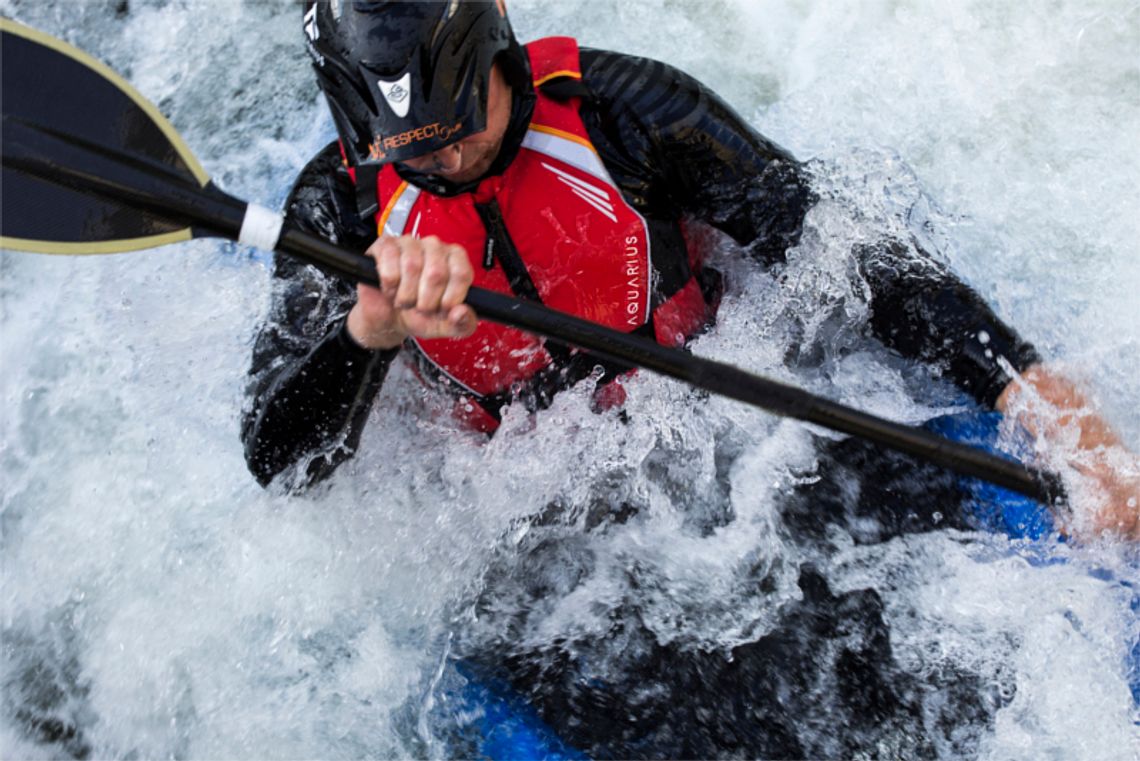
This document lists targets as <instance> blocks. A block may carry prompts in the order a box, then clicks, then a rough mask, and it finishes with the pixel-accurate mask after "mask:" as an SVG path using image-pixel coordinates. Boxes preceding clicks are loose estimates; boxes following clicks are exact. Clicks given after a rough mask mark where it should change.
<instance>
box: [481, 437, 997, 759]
mask: <svg viewBox="0 0 1140 761" xmlns="http://www.w3.org/2000/svg"><path fill="white" fill-rule="evenodd" d="M817 448H818V450H819V452H820V457H819V460H818V463H817V465H816V468H815V469H813V471H812V472H810V473H800V474H796V475H797V479H796V481H797V483H798V484H799V485H798V486H796V487H795V489H794V491H793V493H792V494H790V495H789V496H788V497H787V498H786V499H784V500H783V503H782V505H781V518H782V521H781V531H782V532H783V534H784V535H785V537H786V539H787V541H788V542H789V544H790V545H792V546H796V547H799V548H800V549H802V550H805V551H806V552H805V555H807V556H811V557H815V558H820V559H821V561H820V562H821V563H823V562H825V561H823V560H822V559H823V558H827V557H828V556H830V555H831V554H833V553H834V551H835V550H836V549H837V548H836V547H833V546H831V544H830V542H831V541H832V539H833V538H834V537H835V536H837V535H843V536H851V537H854V538H855V540H856V542H857V543H861V544H875V543H880V542H885V541H889V540H891V539H895V538H897V537H900V536H902V535H904V534H912V533H921V532H925V531H930V530H935V529H940V528H959V529H969V528H971V527H972V522H971V520H970V518H969V515H968V514H967V513H966V512H964V511H963V505H964V499H965V492H964V491H963V490H962V488H961V486H960V485H959V484H960V481H959V479H958V477H956V476H954V475H952V474H948V473H946V472H945V471H943V470H941V469H939V468H937V467H935V466H932V465H927V464H924V463H922V462H919V461H916V460H914V459H912V458H910V457H907V456H905V455H899V454H895V453H891V452H884V451H882V450H881V449H878V448H876V447H874V446H872V445H868V444H864V443H862V442H859V441H857V440H851V439H848V440H844V441H838V442H836V441H824V440H820V441H818V442H817ZM814 476H819V477H818V478H816V477H814ZM592 509H593V510H595V511H597V506H594V507H593V508H592ZM554 512H556V513H557V512H558V511H557V510H555V511H554ZM639 519H640V518H639V510H638V509H637V508H636V507H635V506H631V505H628V504H624V505H621V506H620V508H619V509H616V510H614V511H612V512H611V513H610V514H609V515H608V516H607V517H606V519H605V520H600V521H599V520H590V519H589V516H585V519H584V520H581V516H578V517H575V514H574V511H572V510H570V511H563V514H562V520H564V521H565V520H569V521H570V522H572V523H574V524H578V523H579V522H584V524H585V526H586V527H587V532H588V533H597V532H599V531H621V530H623V529H624V528H625V527H624V526H623V525H620V524H624V523H625V522H627V521H630V520H633V521H636V520H639ZM558 520H559V518H558V515H553V516H551V515H547V514H543V515H542V516H539V517H538V519H536V521H535V522H534V523H533V524H532V526H531V527H530V528H531V530H530V531H529V532H528V534H527V535H526V537H525V538H524V540H523V541H521V542H519V543H518V544H517V545H516V546H514V547H513V548H512V550H511V551H510V552H509V553H506V554H505V555H504V556H503V558H502V559H501V560H500V561H499V562H497V563H494V564H492V566H491V568H490V569H489V571H488V574H487V575H486V577H485V579H484V587H483V593H482V596H481V598H480V600H479V601H478V602H477V604H476V616H477V618H478V620H479V621H480V624H481V626H482V627H483V628H484V629H485V630H486V631H492V632H495V633H496V640H495V642H494V643H491V644H490V645H489V646H488V644H487V643H485V642H480V643H478V645H477V646H476V649H474V650H473V652H472V653H471V654H470V656H469V657H470V658H471V662H472V663H475V664H477V665H478V667H479V668H480V669H481V670H482V672H481V673H482V674H486V675H491V676H495V677H497V678H500V679H505V680H507V681H509V682H510V684H511V685H512V686H513V687H514V689H515V690H517V691H518V693H519V694H521V695H523V696H525V697H526V699H527V700H528V701H529V703H530V704H531V705H533V706H534V707H535V708H536V709H537V710H538V711H539V713H540V715H541V716H542V717H543V719H544V720H545V721H546V722H547V723H548V724H549V725H550V726H551V727H553V728H554V729H555V731H556V732H557V734H558V735H559V737H560V738H562V739H563V740H564V741H566V742H568V743H570V744H571V745H573V746H574V747H576V748H578V749H580V750H582V751H584V752H585V753H587V754H588V755H589V756H590V757H592V758H778V759H784V758H788V759H800V758H936V757H938V756H939V753H940V752H946V751H949V752H950V753H951V754H952V755H953V757H970V756H972V755H973V754H975V753H977V751H978V750H979V743H980V742H982V741H983V739H984V738H985V737H986V736H987V735H988V733H989V732H991V731H992V728H993V722H994V717H995V715H996V712H997V711H998V709H1000V708H1001V707H1002V706H1003V705H1005V704H1007V703H1008V701H1009V700H1010V699H1012V695H1013V693H1012V689H1013V688H1012V686H1010V685H998V684H995V683H993V680H992V675H986V676H984V675H980V674H977V673H973V672H971V671H969V670H968V669H966V668H965V667H958V666H955V665H953V664H951V663H948V662H940V663H939V664H938V667H937V668H936V669H933V670H931V671H930V672H929V673H925V674H915V673H911V672H909V671H908V669H907V668H906V667H904V666H903V665H902V664H901V663H900V662H899V659H898V657H897V656H896V654H895V652H894V648H893V647H892V643H891V635H890V628H889V626H888V623H887V621H886V616H885V609H884V601H883V598H882V596H881V595H880V594H879V592H878V591H876V590H874V589H854V590H850V591H846V592H836V591H834V590H832V588H831V586H830V585H829V583H828V581H827V579H826V577H825V575H824V573H823V572H822V570H820V569H817V568H816V567H815V566H814V565H812V564H811V563H807V564H805V565H803V566H802V567H800V569H799V588H800V592H801V595H802V599H799V600H793V601H790V602H787V603H785V604H784V605H783V606H781V607H780V609H779V610H778V611H777V612H776V618H775V623H774V624H773V625H771V626H770V628H769V629H768V630H766V631H765V633H763V634H762V635H761V636H757V637H756V638H755V639H754V640H752V641H748V642H744V643H742V644H738V645H735V646H732V647H725V646H717V645H716V643H701V642H694V641H692V640H689V639H686V638H685V637H683V636H678V637H676V638H674V639H671V640H670V639H669V638H668V637H665V638H664V640H663V638H662V636H661V635H662V634H663V633H664V634H666V635H669V634H673V633H672V632H668V631H666V632H660V631H654V630H651V628H650V627H649V626H648V625H647V624H646V623H645V616H644V615H643V611H642V609H641V607H640V606H641V604H642V603H641V600H642V599H643V598H644V597H647V596H648V597H652V595H653V593H654V592H655V591H656V592H660V591H661V590H654V589H651V588H649V585H650V584H652V583H653V582H652V581H651V580H650V579H651V578H652V577H651V576H646V575H644V574H639V573H638V572H637V569H635V568H631V569H630V580H629V585H630V594H627V595H624V596H622V597H621V600H622V602H621V603H620V605H619V606H617V607H615V608H614V609H612V610H610V611H608V612H607V616H606V620H607V621H608V622H609V624H608V628H606V629H604V631H602V632H601V633H593V634H591V635H576V636H567V637H562V638H558V639H554V640H553V641H550V642H548V643H545V644H543V645H542V646H541V647H533V648H525V647H520V646H519V645H518V644H517V643H518V642H520V641H527V640H528V639H531V638H528V637H526V636H525V632H527V631H529V630H533V629H535V628H539V629H541V628H543V624H542V621H541V617H542V616H543V615H546V613H545V612H544V610H545V609H546V608H547V604H546V602H545V601H547V600H561V599H565V598H566V597H567V596H568V595H571V594H573V593H575V591H576V590H579V589H580V588H581V587H583V586H584V585H586V584H587V583H589V582H590V581H591V577H592V575H593V573H594V572H595V566H596V561H595V558H594V554H593V553H594V550H593V549H592V545H591V542H590V539H589V536H588V535H587V536H582V535H581V533H580V532H575V533H566V534H564V535H560V534H559V532H558V530H557V528H556V527H557V524H558ZM731 520H732V519H731V517H729V518H728V521H731ZM552 526H553V527H555V528H553V529H551V528H550V527H552ZM773 568H776V569H777V570H778V568H779V566H772V565H768V564H763V563H761V564H757V566H756V569H757V570H754V571H748V570H742V576H741V578H740V580H739V584H740V586H741V587H742V588H745V589H749V590H751V591H750V592H748V593H747V594H754V595H756V596H757V597H767V596H769V595H770V594H771V592H772V591H773V581H772V580H771V579H770V578H769V576H768V574H769V573H771V572H772V569H773ZM761 569H763V570H761ZM611 594H612V593H611ZM602 604H604V603H602ZM693 615H694V616H696V615H698V613H696V612H694V613H693ZM658 627H660V623H658ZM676 634H681V632H676Z"/></svg>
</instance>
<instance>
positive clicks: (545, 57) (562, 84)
mask: <svg viewBox="0 0 1140 761" xmlns="http://www.w3.org/2000/svg"><path fill="white" fill-rule="evenodd" d="M526 50H527V53H528V55H529V56H530V68H531V74H532V76H533V77H534V86H535V89H537V90H541V91H542V94H543V95H546V96H547V97H550V98H553V99H555V100H570V99H571V98H584V97H588V96H589V94H590V90H589V88H587V87H586V85H585V83H584V82H582V67H581V64H580V63H579V59H578V41H577V40H575V39H574V38H573V37H545V38H543V39H541V40H535V41H534V42H532V43H530V44H528V45H527V46H526Z"/></svg>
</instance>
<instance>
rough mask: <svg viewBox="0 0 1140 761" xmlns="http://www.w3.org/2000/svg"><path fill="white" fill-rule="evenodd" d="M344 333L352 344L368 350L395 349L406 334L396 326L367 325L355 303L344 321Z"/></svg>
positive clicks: (358, 306)
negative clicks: (378, 328) (378, 326)
mask: <svg viewBox="0 0 1140 761" xmlns="http://www.w3.org/2000/svg"><path fill="white" fill-rule="evenodd" d="M344 328H345V333H346V334H347V335H348V338H349V339H351V340H352V342H353V343H354V344H356V345H357V346H359V347H360V348H361V349H366V350H368V351H383V350H388V349H395V348H397V347H399V346H400V344H402V343H403V342H404V339H405V338H407V337H408V336H407V334H406V333H404V331H402V330H399V329H398V328H387V329H380V330H377V329H375V328H374V327H371V326H369V325H368V323H367V321H366V320H365V319H364V317H363V316H362V314H361V311H360V305H359V304H357V305H356V306H354V307H353V308H352V311H350V312H349V313H348V317H347V318H345V321H344Z"/></svg>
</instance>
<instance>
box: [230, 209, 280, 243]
mask: <svg viewBox="0 0 1140 761" xmlns="http://www.w3.org/2000/svg"><path fill="white" fill-rule="evenodd" d="M284 223H285V217H284V216H283V215H281V214H278V213H277V212H275V211H270V210H269V209H267V208H265V207H264V206H258V205H257V204H255V203H251V204H248V205H247V206H246V207H245V218H244V219H242V221H241V232H240V233H238V243H244V244H245V245H247V246H253V247H254V248H260V249H264V250H266V251H272V250H273V249H275V248H277V240H278V238H280V237H281V225H283V224H284Z"/></svg>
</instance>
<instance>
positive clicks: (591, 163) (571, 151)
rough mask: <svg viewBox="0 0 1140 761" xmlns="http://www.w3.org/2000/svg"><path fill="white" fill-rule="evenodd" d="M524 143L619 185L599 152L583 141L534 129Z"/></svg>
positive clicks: (530, 147)
mask: <svg viewBox="0 0 1140 761" xmlns="http://www.w3.org/2000/svg"><path fill="white" fill-rule="evenodd" d="M522 144H523V148H529V149H531V150H532V151H537V152H539V153H543V154H546V155H547V156H552V157H554V158H556V159H558V160H559V161H563V162H565V163H567V164H569V165H570V166H572V167H576V168H578V169H581V170H582V171H583V172H585V173H587V174H592V175H594V176H595V177H597V178H598V179H599V180H602V181H604V182H605V183H606V184H607V185H611V186H614V187H617V186H616V185H615V184H614V181H613V179H611V178H610V173H609V172H607V171H606V167H605V165H604V164H603V163H602V160H601V159H600V158H598V154H596V153H594V152H593V151H592V150H590V149H589V148H587V147H586V146H584V145H582V144H581V143H576V142H574V141H573V140H567V139H566V138H564V137H558V136H557V135H551V134H550V133H548V132H539V131H538V130H534V129H532V130H527V133H526V137H524V138H523V141H522Z"/></svg>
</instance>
